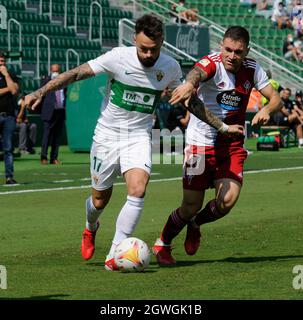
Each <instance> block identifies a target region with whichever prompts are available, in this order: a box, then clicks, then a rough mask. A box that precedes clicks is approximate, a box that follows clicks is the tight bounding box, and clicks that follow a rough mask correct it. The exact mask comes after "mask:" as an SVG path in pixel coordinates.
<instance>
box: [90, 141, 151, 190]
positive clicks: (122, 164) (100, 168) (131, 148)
mask: <svg viewBox="0 0 303 320" xmlns="http://www.w3.org/2000/svg"><path fill="white" fill-rule="evenodd" d="M151 167H152V161H151V140H150V138H148V137H142V138H140V137H137V138H136V139H134V138H132V139H125V140H118V139H117V140H113V139H104V141H102V143H97V142H95V141H94V142H93V144H92V148H91V152H90V172H91V178H92V187H93V188H94V189H95V190H98V191H102V190H106V189H108V188H110V187H112V185H113V184H114V181H115V179H116V177H117V176H118V175H122V174H123V173H124V172H126V171H128V170H130V169H133V168H140V169H143V170H144V171H146V172H147V173H148V174H149V175H150V173H151Z"/></svg>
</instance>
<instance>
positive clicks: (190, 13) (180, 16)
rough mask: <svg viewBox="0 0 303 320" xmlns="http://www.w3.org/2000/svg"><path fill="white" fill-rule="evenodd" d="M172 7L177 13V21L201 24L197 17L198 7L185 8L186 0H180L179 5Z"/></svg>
mask: <svg viewBox="0 0 303 320" xmlns="http://www.w3.org/2000/svg"><path fill="white" fill-rule="evenodd" d="M172 9H173V10H175V11H176V13H177V20H176V22H177V23H179V22H181V23H189V24H199V19H198V17H197V13H198V9H196V8H192V9H187V8H185V0H180V1H179V4H178V5H177V6H175V5H173V6H172Z"/></svg>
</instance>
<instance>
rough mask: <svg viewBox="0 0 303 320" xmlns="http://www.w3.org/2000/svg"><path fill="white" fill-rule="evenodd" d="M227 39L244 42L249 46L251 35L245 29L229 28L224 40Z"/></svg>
mask: <svg viewBox="0 0 303 320" xmlns="http://www.w3.org/2000/svg"><path fill="white" fill-rule="evenodd" d="M226 38H230V39H232V40H234V41H243V42H244V43H245V44H246V45H247V46H248V45H249V33H248V31H247V30H246V29H245V28H243V27H240V26H232V27H229V28H228V29H227V30H226V31H225V33H224V37H223V40H224V39H226Z"/></svg>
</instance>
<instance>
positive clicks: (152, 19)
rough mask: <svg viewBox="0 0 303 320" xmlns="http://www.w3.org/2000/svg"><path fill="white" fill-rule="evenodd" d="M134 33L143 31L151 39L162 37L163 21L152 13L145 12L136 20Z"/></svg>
mask: <svg viewBox="0 0 303 320" xmlns="http://www.w3.org/2000/svg"><path fill="white" fill-rule="evenodd" d="M135 30H136V34H139V33H140V32H143V33H144V34H145V35H146V36H147V37H149V38H150V39H152V40H158V39H160V38H162V37H163V22H162V21H161V20H160V19H159V18H157V17H156V16H155V15H152V14H145V15H144V16H142V17H141V18H139V19H138V20H137V21H136V27H135Z"/></svg>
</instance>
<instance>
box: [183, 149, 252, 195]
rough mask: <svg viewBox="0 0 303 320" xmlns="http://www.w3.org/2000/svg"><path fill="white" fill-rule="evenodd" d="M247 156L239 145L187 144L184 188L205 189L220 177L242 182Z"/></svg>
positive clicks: (211, 186) (210, 186)
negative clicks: (205, 145) (207, 145)
mask: <svg viewBox="0 0 303 320" xmlns="http://www.w3.org/2000/svg"><path fill="white" fill-rule="evenodd" d="M246 158H247V152H246V150H245V149H244V148H242V147H238V146H226V147H225V146H224V147H200V146H192V145H187V146H186V148H185V159H184V165H183V188H184V189H189V190H197V191H199V190H205V189H208V188H213V187H214V181H215V180H218V179H223V178H227V179H233V180H236V181H238V182H239V183H241V184H242V182H243V165H244V161H245V159H246Z"/></svg>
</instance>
